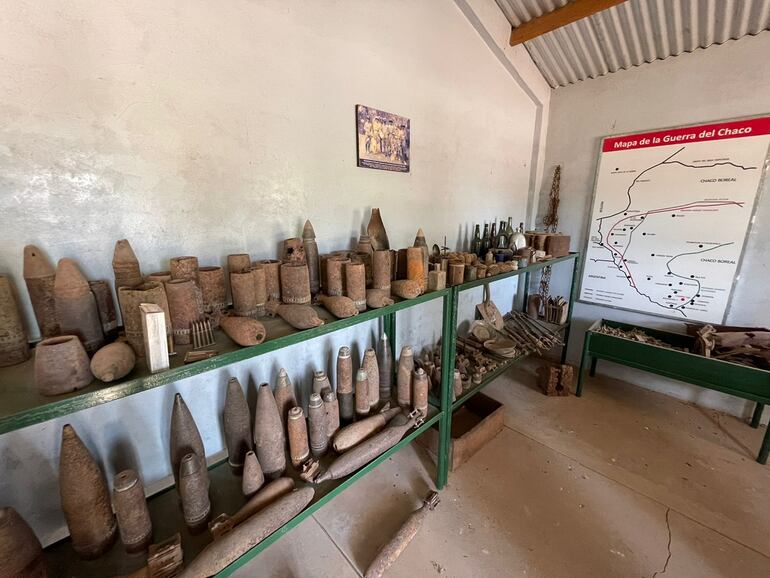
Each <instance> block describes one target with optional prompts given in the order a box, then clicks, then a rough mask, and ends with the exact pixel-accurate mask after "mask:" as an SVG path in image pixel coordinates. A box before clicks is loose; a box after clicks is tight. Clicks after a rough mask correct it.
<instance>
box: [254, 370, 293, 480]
mask: <svg viewBox="0 0 770 578" xmlns="http://www.w3.org/2000/svg"><path fill="white" fill-rule="evenodd" d="M254 445H255V447H256V451H257V459H259V463H260V465H261V466H262V471H263V472H264V473H265V476H266V477H268V478H270V479H274V478H277V477H279V476H280V475H281V474H282V473H283V472H284V470H285V469H286V453H285V451H284V448H285V447H286V437H285V435H284V430H283V422H282V421H281V416H280V414H279V413H278V404H276V402H275V397H274V396H273V392H272V391H271V390H270V386H269V385H268V384H267V383H263V384H261V385H260V386H259V390H258V392H257V409H256V413H255V415H254Z"/></svg>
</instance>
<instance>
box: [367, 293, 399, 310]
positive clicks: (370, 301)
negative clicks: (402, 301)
mask: <svg viewBox="0 0 770 578" xmlns="http://www.w3.org/2000/svg"><path fill="white" fill-rule="evenodd" d="M393 303H394V301H393V299H391V297H390V289H367V290H366V305H367V306H368V307H371V308H372V309H379V308H380V307H387V306H388V305H393Z"/></svg>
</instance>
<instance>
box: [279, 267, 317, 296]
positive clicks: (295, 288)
mask: <svg viewBox="0 0 770 578" xmlns="http://www.w3.org/2000/svg"><path fill="white" fill-rule="evenodd" d="M281 300H282V301H283V302H284V303H287V304H292V305H305V304H308V303H310V300H311V295H310V273H309V272H308V268H307V264H306V263H304V262H301V263H300V262H290V263H283V264H281Z"/></svg>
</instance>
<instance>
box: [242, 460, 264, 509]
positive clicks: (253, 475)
mask: <svg viewBox="0 0 770 578" xmlns="http://www.w3.org/2000/svg"><path fill="white" fill-rule="evenodd" d="M264 483H265V474H264V472H263V471H262V466H260V465H259V460H258V459H257V454H255V453H254V452H252V451H248V452H246V454H245V456H244V460H243V479H242V480H241V489H242V490H243V495H244V496H246V497H247V498H250V497H251V496H253V495H254V494H255V493H256V492H257V490H259V488H261V487H262V485H263V484H264Z"/></svg>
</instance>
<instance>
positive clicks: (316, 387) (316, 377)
mask: <svg viewBox="0 0 770 578" xmlns="http://www.w3.org/2000/svg"><path fill="white" fill-rule="evenodd" d="M331 386H332V384H331V382H330V381H329V376H328V375H326V372H325V371H324V370H323V369H319V370H318V371H314V372H313V393H317V394H318V395H321V392H322V391H323V389H324V388H325V387H328V388H330V389H331Z"/></svg>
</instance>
